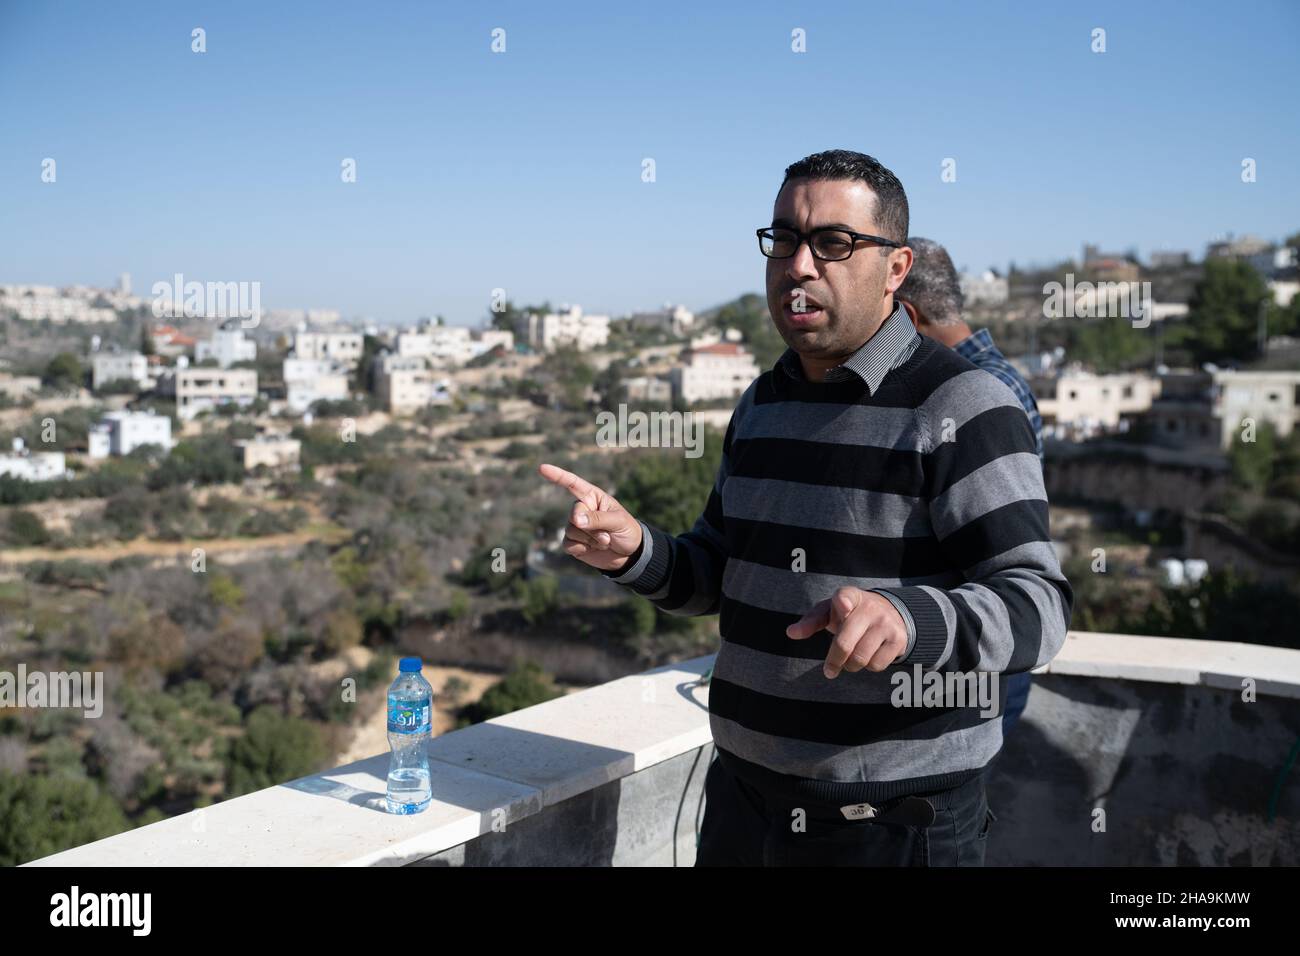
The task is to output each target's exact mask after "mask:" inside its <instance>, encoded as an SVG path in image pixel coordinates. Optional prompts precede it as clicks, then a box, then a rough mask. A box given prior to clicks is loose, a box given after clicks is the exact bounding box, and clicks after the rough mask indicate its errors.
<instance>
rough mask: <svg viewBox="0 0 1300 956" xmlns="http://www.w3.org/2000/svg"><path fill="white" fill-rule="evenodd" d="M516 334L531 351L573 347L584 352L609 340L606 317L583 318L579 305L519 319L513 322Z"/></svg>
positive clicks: (586, 316)
mask: <svg viewBox="0 0 1300 956" xmlns="http://www.w3.org/2000/svg"><path fill="white" fill-rule="evenodd" d="M515 335H516V336H517V337H518V338H520V339H522V340H524V341H525V342H527V343H528V347H529V348H531V349H533V350H534V351H539V352H552V351H554V350H555V349H557V348H559V347H560V346H564V345H572V346H574V347H576V348H577V349H578V350H579V351H583V352H585V351H589V350H590V349H596V348H601V347H602V346H604V345H605V343H607V342H608V341H609V316H607V315H584V314H583V312H582V307H581V306H577V305H574V306H569V305H563V306H561V307H560V311H559V312H548V313H546V314H545V315H538V314H537V313H535V312H529V313H528V314H527V315H524V316H521V317H520V318H519V319H517V320H516V325H515Z"/></svg>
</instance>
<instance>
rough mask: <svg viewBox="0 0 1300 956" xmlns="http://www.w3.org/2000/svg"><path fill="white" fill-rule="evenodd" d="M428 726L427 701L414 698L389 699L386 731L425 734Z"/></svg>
mask: <svg viewBox="0 0 1300 956" xmlns="http://www.w3.org/2000/svg"><path fill="white" fill-rule="evenodd" d="M429 727H430V724H429V705H428V704H427V703H419V702H418V701H414V700H399V701H389V703H388V732H389V733H390V734H427V733H428V732H429Z"/></svg>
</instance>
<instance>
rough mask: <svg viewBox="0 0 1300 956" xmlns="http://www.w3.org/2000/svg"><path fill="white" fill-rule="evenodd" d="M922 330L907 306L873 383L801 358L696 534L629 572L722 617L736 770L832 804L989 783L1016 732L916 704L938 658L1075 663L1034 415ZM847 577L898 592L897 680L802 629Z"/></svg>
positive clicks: (715, 720) (718, 708) (646, 551)
mask: <svg viewBox="0 0 1300 956" xmlns="http://www.w3.org/2000/svg"><path fill="white" fill-rule="evenodd" d="M905 321H906V320H905V317H902V316H901V310H897V311H896V312H895V313H894V315H892V316H891V317H890V320H888V321H886V322H885V323H883V324H882V326H881V329H880V330H878V331H877V333H876V334H875V335H873V336H872V338H871V339H869V340H868V342H867V343H866V344H865V345H864V346H863V348H862V349H860V350H859V352H858V353H857V354H855V356H854V357H853V358H852V359H850V360H849V362H846V363H845V366H841V368H840V369H839V370H837V371H840V372H841V373H842V372H843V370H844V369H845V368H846V367H848V368H851V369H852V370H853V371H855V372H857V373H858V374H855V375H854V374H849V375H845V374H840V375H838V376H836V375H833V374H832V375H828V376H827V381H825V382H820V383H818V382H811V381H808V380H807V379H806V378H805V377H804V376H803V374H802V372H801V370H800V368H799V365H798V359H797V356H796V355H795V353H793V352H792V351H787V353H786V354H785V355H784V356H783V357H782V359H781V361H779V362H778V363H777V364H776V365H775V366H773V368H772V369H771V370H769V371H767V372H764V373H763V374H762V375H760V376H759V377H758V378H757V379H756V380H755V381H754V382H753V384H751V385H750V387H749V389H748V390H747V391H746V392H745V394H744V395H743V396H742V397H741V399H740V401H739V403H738V405H737V407H736V410H735V412H734V413H733V415H732V418H731V422H730V424H729V425H728V427H727V432H726V437H725V439H724V442H723V453H722V461H721V464H720V467H719V469H718V475H717V480H716V482H715V484H714V487H713V490H712V492H711V493H710V495H709V499H708V502H707V504H706V506H705V508H704V512H703V514H702V515H701V516H700V517H699V519H698V520H697V521H696V523H695V525H694V527H692V529H691V530H690V531H688V532H686V533H684V534H681V535H677V536H671V535H668V534H666V533H665V532H664V531H662V530H661V529H659V528H656V527H654V526H653V525H650V524H648V523H645V522H643V523H642V524H643V531H644V537H643V543H642V546H641V548H640V550H639V551H638V552H637V553H636V554H635V555H633V556H632V559H631V560H630V561H629V562H628V564H627V565H625V566H624V568H623V569H622V570H620V571H618V572H608V573H607V576H608V577H610V578H611V579H612V580H614V581H617V582H618V583H619V584H621V585H624V586H626V587H627V588H629V589H630V590H632V591H633V592H635V593H638V594H641V595H643V596H644V597H646V598H647V599H648V600H650V601H651V602H652V603H654V604H655V605H656V606H658V607H659V608H661V609H663V610H664V611H666V612H668V613H673V614H688V615H695V614H714V613H718V614H720V625H719V629H720V633H721V638H722V642H721V645H720V648H719V651H718V655H717V659H716V661H715V664H714V671H713V677H712V680H711V683H710V688H709V715H710V726H711V730H712V733H713V738H714V742H715V744H716V746H717V748H718V755H719V758H720V759H722V760H724V761H725V762H726V763H727V764H728V766H730V767H731V768H732V769H733V770H735V771H736V772H738V773H741V774H742V775H743V776H746V777H748V778H749V779H751V780H752V781H754V782H756V783H762V782H767V781H775V782H777V783H779V784H781V785H783V786H784V787H786V788H787V789H793V790H795V791H796V792H798V793H803V794H807V795H808V796H809V797H810V798H813V799H824V800H828V801H832V802H840V801H844V802H851V801H860V800H867V801H880V800H888V799H890V798H892V797H896V796H900V795H902V794H904V793H915V792H918V791H925V790H937V789H943V788H947V787H950V786H955V785H957V784H959V783H961V782H963V781H965V780H967V779H969V778H970V777H971V776H973V775H974V774H975V773H977V772H979V771H980V769H981V768H983V767H984V766H985V765H986V764H987V763H988V762H989V761H990V760H991V759H992V758H993V756H994V755H995V754H996V753H997V751H998V749H999V748H1000V747H1001V744H1002V721H1001V719H1000V718H999V717H997V716H994V717H989V716H987V715H986V714H985V713H984V712H982V711H981V709H980V708H979V707H975V706H965V707H952V706H946V707H924V708H917V707H898V706H894V705H893V704H891V695H892V694H893V693H894V688H895V684H894V683H893V682H892V680H891V678H892V676H893V675H894V674H895V672H897V671H898V670H899V669H900V668H901V669H903V670H905V671H906V672H907V673H909V674H912V675H915V670H914V665H916V664H921V665H922V666H923V668H924V671H926V672H928V671H934V670H937V671H941V672H947V671H956V672H960V673H963V674H966V673H971V672H979V671H985V672H998V673H1000V674H1009V673H1018V672H1024V671H1028V670H1030V669H1032V668H1034V667H1037V666H1039V665H1041V664H1044V663H1046V662H1047V661H1049V660H1051V659H1052V657H1054V656H1055V655H1056V653H1057V652H1058V651H1059V650H1060V648H1061V646H1062V644H1063V643H1064V642H1065V636H1066V631H1067V629H1068V628H1069V623H1070V613H1071V607H1072V604H1073V591H1072V589H1071V587H1070V584H1069V582H1068V581H1067V580H1066V579H1065V576H1064V575H1063V574H1062V572H1061V568H1060V564H1059V561H1058V559H1057V555H1056V551H1055V549H1054V548H1053V546H1052V544H1051V541H1050V539H1049V535H1048V506H1047V495H1046V492H1045V490H1044V486H1043V475H1042V468H1041V465H1040V462H1039V458H1038V455H1037V452H1036V445H1035V439H1034V434H1033V431H1032V429H1031V427H1030V425H1029V421H1028V419H1027V418H1026V416H1025V412H1024V409H1023V407H1022V406H1021V404H1020V402H1019V401H1018V400H1017V398H1016V396H1015V394H1014V393H1013V392H1012V391H1011V390H1010V389H1009V388H1007V386H1006V385H1005V384H1003V383H1002V382H1001V381H999V380H998V379H997V378H995V377H994V376H992V375H990V374H988V373H987V372H985V371H982V370H980V369H978V368H977V367H976V366H974V365H972V364H971V363H970V362H969V361H967V360H966V359H965V358H963V357H962V356H960V355H958V354H957V353H956V352H954V351H952V350H951V349H949V348H948V347H946V346H944V345H941V344H938V343H936V342H935V341H933V340H932V339H929V338H924V337H921V336H919V335H916V333H915V331H914V330H911V334H910V335H909V334H908V330H909V329H910V325H908V326H907V327H904V322H905ZM882 333H885V334H882ZM882 360H883V361H882ZM869 369H870V370H869ZM871 370H873V371H871ZM800 555H802V556H803V558H802V566H800V562H799V560H798V559H799V556H800ZM843 585H850V586H855V587H859V588H862V589H864V590H876V591H879V592H881V593H882V594H886V595H888V596H890V597H891V599H892V600H893V601H894V603H895V605H896V606H899V608H900V612H902V613H903V617H904V620H905V621H907V623H908V627H909V631H910V632H911V633H912V635H913V636H912V639H911V641H910V646H909V650H908V653H907V654H906V655H905V656H904V657H901V658H900V659H899V660H898V661H896V662H895V664H894V665H892V666H891V667H889V668H888V669H886V670H885V671H883V672H880V673H873V672H870V671H867V670H861V671H858V672H856V673H849V672H847V671H844V672H841V673H840V674H839V676H838V677H836V678H835V679H834V680H828V679H827V678H826V677H825V676H824V675H823V673H822V663H823V661H824V660H825V658H826V655H827V653H828V651H829V649H830V644H831V641H832V640H833V637H832V636H831V635H830V634H829V633H828V632H826V631H822V632H820V633H819V634H817V635H815V636H813V637H811V638H808V639H805V640H792V639H791V638H789V637H787V636H786V634H785V630H786V627H787V626H788V625H790V624H792V623H793V622H794V621H796V620H798V619H799V618H800V617H801V616H803V615H804V614H805V613H806V612H807V611H809V610H810V609H811V608H812V607H813V605H815V604H816V603H818V602H819V601H821V600H823V599H825V598H827V597H829V596H830V595H831V594H832V593H834V591H835V589H836V588H838V587H840V586H843ZM909 618H910V620H908V619H909ZM985 679H986V680H987V678H985ZM998 683H999V684H1002V685H1003V686H1002V690H1001V693H1000V694H999V698H1000V700H999V704H998V713H999V714H1000V712H1001V707H1002V702H1003V701H1004V700H1005V683H1004V682H1002V681H999V682H998Z"/></svg>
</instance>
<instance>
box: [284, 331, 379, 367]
mask: <svg viewBox="0 0 1300 956" xmlns="http://www.w3.org/2000/svg"><path fill="white" fill-rule="evenodd" d="M364 351H365V336H364V335H362V334H361V333H360V332H307V331H300V332H298V333H297V334H296V335H294V337H293V354H294V355H295V356H297V357H298V358H300V359H331V360H333V361H335V362H338V363H339V364H341V365H345V366H347V367H348V368H349V369H352V368H356V366H357V363H358V362H360V361H361V355H362V353H363V352H364Z"/></svg>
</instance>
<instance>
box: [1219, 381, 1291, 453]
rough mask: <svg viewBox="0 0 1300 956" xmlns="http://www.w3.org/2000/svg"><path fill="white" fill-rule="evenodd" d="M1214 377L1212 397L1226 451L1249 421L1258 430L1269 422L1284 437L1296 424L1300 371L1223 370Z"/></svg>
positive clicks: (1222, 446) (1221, 439) (1220, 440)
mask: <svg viewBox="0 0 1300 956" xmlns="http://www.w3.org/2000/svg"><path fill="white" fill-rule="evenodd" d="M1213 377H1214V391H1213V393H1212V398H1213V401H1214V415H1215V417H1216V418H1217V419H1218V422H1219V444H1220V447H1221V448H1223V449H1225V450H1226V449H1227V448H1229V447H1230V446H1231V445H1232V443H1233V441H1234V440H1235V439H1236V438H1237V436H1238V435H1241V434H1242V433H1243V431H1244V429H1245V428H1247V427H1248V426H1249V422H1248V421H1247V420H1249V421H1253V422H1254V423H1255V426H1256V429H1258V427H1259V426H1261V425H1262V424H1263V423H1264V422H1268V423H1270V424H1271V425H1272V426H1273V428H1274V430H1275V431H1276V432H1277V434H1278V435H1279V437H1283V438H1285V437H1286V436H1287V435H1290V434H1291V430H1292V429H1293V428H1295V427H1296V415H1297V410H1298V409H1300V372H1288V371H1262V372H1239V371H1231V370H1220V371H1216V372H1214V373H1213Z"/></svg>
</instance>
